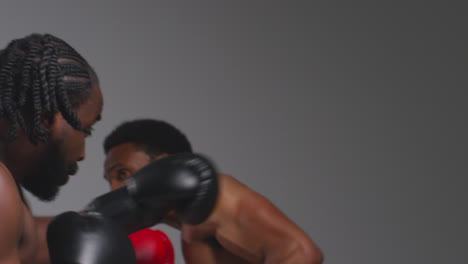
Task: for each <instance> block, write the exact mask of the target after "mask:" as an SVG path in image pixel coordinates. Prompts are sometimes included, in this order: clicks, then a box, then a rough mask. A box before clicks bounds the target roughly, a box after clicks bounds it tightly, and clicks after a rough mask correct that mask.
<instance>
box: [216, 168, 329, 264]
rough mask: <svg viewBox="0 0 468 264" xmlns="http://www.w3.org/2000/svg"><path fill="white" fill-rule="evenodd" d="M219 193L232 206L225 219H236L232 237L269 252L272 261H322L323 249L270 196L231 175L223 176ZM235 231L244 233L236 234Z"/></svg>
mask: <svg viewBox="0 0 468 264" xmlns="http://www.w3.org/2000/svg"><path fill="white" fill-rule="evenodd" d="M220 194H221V199H220V200H222V201H220V202H221V203H222V204H223V205H222V206H223V207H224V208H225V209H226V208H229V210H227V211H225V212H224V213H225V214H224V217H223V220H224V221H226V219H228V218H230V219H231V221H232V220H234V222H231V223H233V225H232V226H233V227H235V228H234V229H232V230H228V231H231V233H230V234H229V236H234V235H235V236H238V237H239V241H243V242H244V243H250V244H251V247H252V248H255V247H258V248H259V249H260V248H262V250H261V251H263V252H269V253H268V254H265V256H264V257H265V259H270V260H274V261H273V263H276V262H275V261H277V260H280V259H281V258H283V256H284V257H286V255H287V258H295V257H299V258H301V259H302V260H304V259H306V258H307V259H312V258H313V259H315V260H319V261H317V263H320V262H321V259H322V255H321V251H320V250H319V249H318V247H317V246H316V245H315V243H314V242H313V241H312V240H311V238H310V237H309V236H308V234H307V233H306V232H304V230H302V229H301V228H300V227H299V226H298V225H297V224H296V223H294V222H293V221H292V220H291V219H290V218H289V217H288V216H287V215H286V214H284V213H283V212H282V211H281V210H280V209H279V208H278V207H277V206H276V205H275V204H273V202H271V201H270V199H268V198H267V197H265V196H264V195H262V194H260V193H258V192H257V191H256V190H254V189H252V188H249V187H248V186H246V185H245V184H243V183H241V182H240V181H238V180H236V179H235V178H234V177H232V176H230V175H220ZM227 204H229V206H226V205H227ZM221 210H223V209H221ZM225 231H226V230H225ZM235 231H237V232H242V234H243V235H237V234H236V233H235ZM226 237H227V235H225V238H226ZM286 251H288V252H286ZM278 254H282V255H283V256H279V255H278ZM306 255H310V256H307V257H306ZM278 263H287V262H284V261H280V262H278ZM313 263H316V262H315V261H314V262H313Z"/></svg>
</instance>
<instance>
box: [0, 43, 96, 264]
mask: <svg viewBox="0 0 468 264" xmlns="http://www.w3.org/2000/svg"><path fill="white" fill-rule="evenodd" d="M102 105H103V99H102V95H101V90H100V87H99V83H98V79H97V76H96V74H95V73H94V71H93V69H92V68H91V66H90V65H89V64H88V63H87V62H86V60H85V59H84V58H83V57H82V56H81V55H80V54H78V52H76V51H75V50H74V49H73V48H72V47H71V46H70V45H68V44H67V43H66V42H65V41H63V40H61V39H59V38H57V37H54V36H52V35H39V34H33V35H30V36H27V37H24V38H21V39H16V40H13V41H11V42H10V43H9V44H8V46H7V47H6V48H5V49H3V50H1V51H0V193H1V194H2V197H1V198H0V212H1V214H0V263H36V261H37V259H38V258H44V259H46V260H47V245H46V242H45V240H46V238H45V232H46V228H47V224H48V220H47V221H36V220H35V219H34V218H33V217H32V216H31V213H30V211H29V209H28V208H27V206H26V205H25V202H24V200H23V199H22V197H23V196H22V193H21V188H20V186H23V187H24V188H25V189H27V190H28V191H30V192H31V193H32V194H34V195H35V196H37V197H38V198H40V199H42V200H46V201H49V200H52V199H53V198H54V197H55V196H56V194H57V192H58V190H59V187H60V186H62V185H64V184H65V183H66V182H67V181H68V177H69V175H73V174H75V173H76V172H77V169H78V166H77V163H78V162H79V161H81V160H83V159H84V158H85V138H86V137H88V136H90V135H91V131H92V127H93V125H94V124H95V123H96V122H97V121H98V120H99V119H100V116H101V111H102Z"/></svg>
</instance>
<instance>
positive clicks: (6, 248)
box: [0, 164, 23, 264]
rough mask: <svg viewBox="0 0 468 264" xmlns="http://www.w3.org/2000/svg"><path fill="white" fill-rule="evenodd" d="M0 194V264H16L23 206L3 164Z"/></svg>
mask: <svg viewBox="0 0 468 264" xmlns="http://www.w3.org/2000/svg"><path fill="white" fill-rule="evenodd" d="M0 193H1V194H2V198H1V199H0V212H2V213H1V214H0V215H1V216H0V222H1V225H0V263H1V264H18V263H20V255H19V251H18V250H19V243H20V239H21V233H22V230H21V228H22V218H23V217H22V213H23V204H22V202H21V198H20V196H19V193H18V189H17V187H16V183H15V182H14V180H13V177H12V176H11V174H10V173H9V172H8V170H7V169H6V167H5V166H4V165H3V164H0Z"/></svg>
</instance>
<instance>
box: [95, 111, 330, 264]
mask: <svg viewBox="0 0 468 264" xmlns="http://www.w3.org/2000/svg"><path fill="white" fill-rule="evenodd" d="M104 150H105V153H106V160H105V165H104V167H105V169H104V171H105V172H104V177H105V179H106V180H107V181H108V182H109V184H110V187H111V189H112V190H118V189H119V188H122V187H123V186H125V185H127V184H132V181H133V177H134V176H138V175H139V173H138V171H140V169H141V168H142V167H144V166H147V164H149V163H151V162H153V161H155V160H159V159H166V158H168V157H171V156H173V155H180V153H192V147H191V144H190V142H189V141H188V139H187V137H186V136H185V135H184V134H183V133H182V132H180V131H179V130H178V129H177V128H175V127H174V126H172V125H171V124H169V123H167V122H164V121H159V120H150V119H142V120H134V121H131V122H126V123H123V124H121V125H120V126H118V127H117V128H116V129H115V130H114V131H112V132H111V133H110V134H109V135H108V136H107V138H106V140H105V142H104ZM218 177H219V197H218V200H217V203H216V205H215V207H214V211H213V212H212V214H211V215H210V216H209V217H208V219H207V220H206V221H203V222H201V223H199V224H196V225H193V224H192V225H191V224H187V223H184V222H181V221H180V220H179V219H177V218H176V217H174V215H177V214H176V213H168V214H167V215H165V216H164V222H165V223H167V224H169V225H171V226H173V227H176V228H178V229H180V230H181V241H182V248H183V254H184V258H185V261H186V263H191V264H193V263H203V264H210V263H286V264H287V263H321V262H322V261H323V255H322V253H321V251H320V249H319V248H318V247H317V246H316V245H315V244H314V242H313V241H312V240H311V239H310V238H309V236H308V235H307V234H306V233H305V232H304V231H303V230H301V229H300V228H299V227H298V226H297V225H295V224H294V223H293V222H292V221H291V220H290V219H288V218H287V217H286V216H285V215H284V214H283V213H282V212H281V211H280V210H278V209H277V208H276V207H275V206H274V205H273V204H272V203H271V202H270V201H269V200H268V199H266V198H265V197H263V196H262V195H260V194H259V193H257V192H255V191H254V190H252V189H250V188H248V187H247V186H245V185H244V184H242V183H240V182H239V181H237V180H236V179H235V178H233V177H231V176H229V175H225V174H220V175H218Z"/></svg>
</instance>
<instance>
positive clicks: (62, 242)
mask: <svg viewBox="0 0 468 264" xmlns="http://www.w3.org/2000/svg"><path fill="white" fill-rule="evenodd" d="M47 244H48V247H49V256H50V261H51V263H52V264H72V263H73V264H107V263H109V264H111V263H112V264H135V263H136V256H135V252H134V249H133V246H132V244H131V242H130V239H129V238H128V236H127V234H126V233H125V232H124V231H123V230H122V229H121V227H119V226H118V225H117V224H115V223H114V222H113V221H110V220H109V219H106V218H104V217H103V216H102V215H99V214H92V213H84V214H79V213H76V212H66V213H63V214H61V215H58V216H57V217H55V218H54V219H53V220H52V222H51V223H50V224H49V226H48V228H47Z"/></svg>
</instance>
